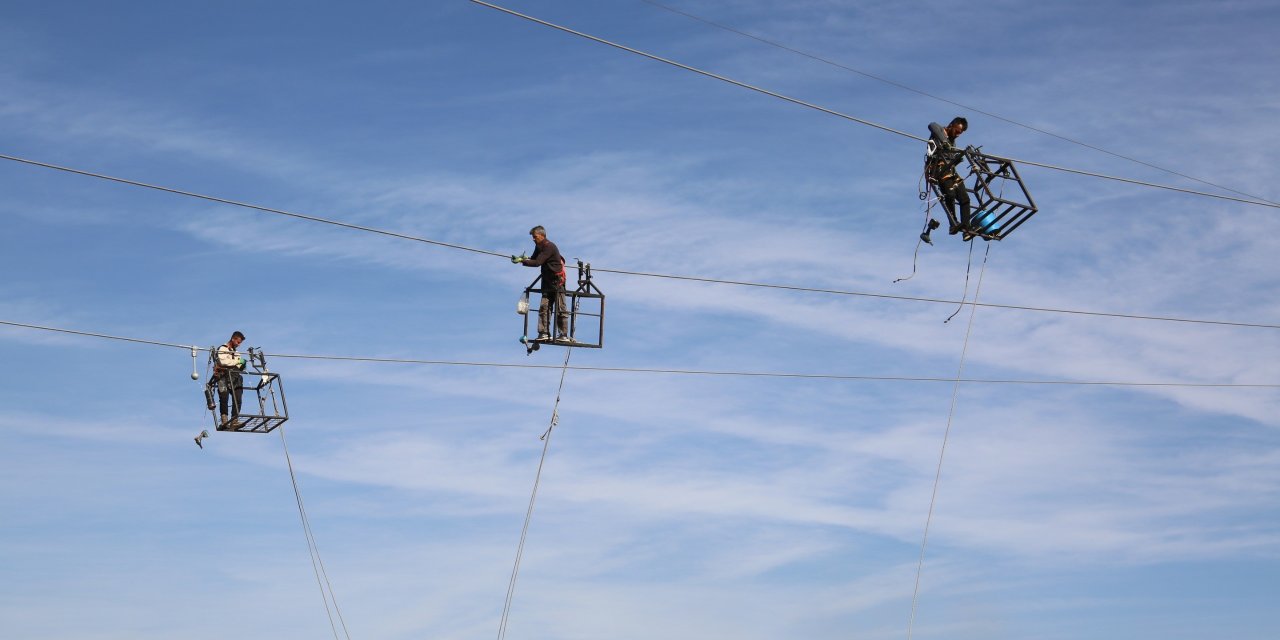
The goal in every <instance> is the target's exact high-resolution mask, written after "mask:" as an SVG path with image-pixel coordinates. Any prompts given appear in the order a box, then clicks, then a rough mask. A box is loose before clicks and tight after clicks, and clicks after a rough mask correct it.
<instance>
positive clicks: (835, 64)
mask: <svg viewBox="0 0 1280 640" xmlns="http://www.w3.org/2000/svg"><path fill="white" fill-rule="evenodd" d="M640 1H641V2H644V3H645V4H649V5H653V6H655V7H658V8H659V9H662V10H664V11H668V12H671V13H674V14H677V15H681V16H684V17H686V18H689V19H691V20H696V21H698V22H701V23H703V24H706V25H708V26H711V27H715V28H716V29H720V30H722V31H728V32H730V33H735V34H738V35H740V36H745V37H747V38H750V39H752V40H755V41H756V42H760V43H763V44H766V45H769V46H771V47H775V48H778V49H782V50H784V51H789V52H791V53H794V54H797V55H800V56H803V57H805V58H809V59H810V60H815V61H817V62H821V63H823V64H826V65H830V66H832V67H836V68H838V69H843V70H844V71H848V72H850V73H856V74H858V75H860V76H863V77H864V78H870V79H871V80H875V81H877V82H882V83H884V84H887V85H890V86H893V87H897V88H899V89H902V90H904V91H910V92H912V93H915V94H918V95H921V96H924V97H926V98H930V99H933V100H937V101H939V102H945V103H947V104H949V105H952V106H956V107H960V108H961V109H967V110H969V111H972V112H974V113H980V114H982V115H984V116H987V117H990V118H995V119H996V120H1000V121H1002V122H1007V123H1009V124H1011V125H1014V126H1017V127H1022V128H1023V129H1027V130H1030V131H1035V132H1036V133H1041V134H1044V135H1046V136H1050V137H1053V138H1057V139H1059V140H1062V141H1064V142H1069V143H1071V144H1074V145H1078V146H1081V147H1085V148H1087V149H1092V150H1094V151H1099V152H1101V153H1105V154H1107V155H1109V156H1112V157H1115V158H1120V159H1121V160H1127V161H1129V162H1133V163H1135V164H1140V165H1142V166H1144V167H1149V168H1151V169H1156V170H1158V171H1163V172H1165V173H1168V174H1172V175H1175V176H1178V177H1181V178H1186V179H1188V180H1194V181H1195V182H1199V183H1200V184H1205V185H1208V186H1211V187H1217V188H1218V189H1222V190H1224V191H1230V192H1231V193H1235V194H1239V195H1242V196H1245V197H1247V198H1252V199H1254V200H1257V201H1259V202H1267V203H1270V204H1275V205H1280V202H1275V201H1274V200H1268V199H1266V198H1263V197H1262V196H1256V195H1253V194H1251V193H1245V192H1244V191H1240V190H1238V189H1232V188H1231V187H1228V186H1224V185H1221V184H1218V183H1216V182H1210V181H1208V180H1205V179H1202V178H1197V177H1195V176H1191V175H1187V174H1185V173H1181V172H1179V171H1175V170H1173V169H1169V168H1166V167H1162V166H1159V165H1156V164H1152V163H1150V162H1147V161H1145V160H1139V159H1138V158H1134V157H1131V156H1127V155H1124V154H1121V153H1116V152H1114V151H1110V150H1107V149H1104V148H1102V147H1099V146H1097V145H1093V144H1089V143H1088V142H1082V141H1080V140H1076V139H1074V138H1070V137H1068V136H1064V135H1062V134H1059V133H1054V132H1053V131H1049V130H1047V129H1042V128H1040V127H1036V126H1032V125H1029V124H1025V123H1022V122H1018V121H1017V120H1014V119H1012V118H1008V117H1005V116H1002V115H999V114H997V113H992V112H990V111H986V110H983V109H979V108H977V107H973V106H970V105H967V104H963V103H960V102H956V101H955V100H951V99H949V98H944V97H942V96H939V95H936V94H932V93H929V92H927V91H921V90H920V89H916V88H915V87H912V86H909V85H905V84H902V83H901V82H897V81H895V80H890V79H889V78H885V77H883V76H879V75H876V74H873V73H868V72H866V71H863V70H861V69H856V68H854V67H850V66H848V65H845V64H841V63H839V62H836V61H834V60H830V59H828V58H824V57H822V56H819V55H816V54H813V53H809V52H807V51H802V50H800V49H796V48H794V47H790V46H787V45H785V44H782V43H780V42H777V41H774V40H770V39H768V38H762V37H760V36H757V35H755V34H752V33H748V32H746V31H742V30H740V29H735V28H733V27H731V26H729V25H726V24H722V23H720V22H716V21H714V20H711V19H708V18H704V17H702V16H699V15H696V14H693V13H689V12H688V11H685V10H683V9H679V8H676V7H672V6H670V5H666V4H663V3H661V2H657V1H656V0H640ZM1028 164H1031V163H1028ZM1037 166H1038V165H1037Z"/></svg>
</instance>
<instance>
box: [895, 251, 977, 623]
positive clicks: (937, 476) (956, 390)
mask: <svg viewBox="0 0 1280 640" xmlns="http://www.w3.org/2000/svg"><path fill="white" fill-rule="evenodd" d="M970 246H972V245H970ZM990 255H991V245H987V251H986V254H984V255H983V256H982V269H981V270H979V271H978V286H977V287H976V288H974V290H973V299H974V300H975V301H976V300H977V299H978V294H979V293H981V292H982V276H983V275H985V274H986V272H987V257H988V256H990ZM966 278H967V276H966ZM977 311H978V307H977V306H972V307H970V308H969V326H968V328H966V329H965V331H964V347H963V348H961V349H960V368H959V369H958V370H957V371H956V379H955V380H956V381H955V384H954V386H953V387H952V388H951V408H950V409H949V410H948V411H947V428H946V430H944V431H943V432H942V447H941V448H940V449H939V451H938V469H937V471H935V472H934V474H933V493H932V494H931V495H930V496H929V515H927V516H926V517H925V519H924V536H923V537H922V538H921V539H920V560H919V561H918V562H917V563H916V585H915V588H914V589H913V590H912V591H911V619H910V620H909V621H908V622H907V640H911V633H912V631H913V629H914V628H915V623H916V604H917V603H918V602H919V598H920V575H921V574H922V573H923V572H924V550H925V547H926V546H927V545H928V543H929V525H930V524H931V523H932V522H933V506H934V504H936V503H937V501H938V484H939V481H940V480H941V479H942V459H943V457H944V456H946V454H947V439H948V437H949V436H950V435H951V421H952V419H953V418H954V417H955V415H956V398H958V397H959V395H960V380H961V378H962V377H963V376H964V359H965V356H966V355H968V353H969V336H970V335H971V334H972V333H973V317H974V316H975V315H977Z"/></svg>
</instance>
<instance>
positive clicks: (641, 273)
mask: <svg viewBox="0 0 1280 640" xmlns="http://www.w3.org/2000/svg"><path fill="white" fill-rule="evenodd" d="M0 160H10V161H13V162H18V163H23V164H28V165H32V166H37V167H43V168H46V169H54V170H57V171H64V172H67V173H73V174H76V175H82V176H87V177H90V178H98V179H100V180H106V181H109V182H117V183H120V184H127V185H131V186H135V187H142V188H145V189H154V190H156V191H163V192H165V193H171V194H175V195H180V196H185V197H189V198H197V199H200V200H208V201H210V202H217V203H220V204H226V205H231V206H235V207H243V208H245V209H252V210H255V211H261V212H264V213H271V214H276V215H282V216H287V217H291V218H297V219H300V220H307V221H311V222H319V223H322V224H328V225H333V226H336V227H343V228H346V229H352V230H356V231H364V232H368V233H375V234H378V235H383V236H390V237H393V238H400V239H402V240H412V241H414V242H421V243H424V244H430V245H435V246H440V247H446V248H449V249H458V250H460V251H468V252H471V253H478V254H484V255H489V256H497V257H500V258H507V257H508V256H507V254H504V253H499V252H497V251H489V250H486V249H477V248H475V247H468V246H465V245H461V244H455V243H451V242H442V241H439V240H432V239H430V238H423V237H421V236H415V235H411V234H407V233H400V232H397V231H388V230H385V229H379V228H376V227H369V226H365V225H358V224H351V223H348V222H342V221H339V220H333V219H330V218H322V217H320V216H315V215H309V214H304V213H298V212H294V211H286V210H283V209H277V208H274V207H267V206H263V205H258V204H252V203H248V202H241V201H237V200H231V199H228V198H222V197H218V196H211V195H206V194H202V193H196V192H194V191H187V190H183V189H176V188H173V187H165V186H160V185H156V184H151V183H147V182H141V181H138V180H131V179H128V178H119V177H115V176H110V175H106V174H103V173H95V172H92V171H86V170H84V169H76V168H73V167H67V166H62V165H57V164H52V163H48V162H42V161H39V160H31V159H28V158H20V157H17V156H11V155H6V154H0ZM566 266H568V267H569V268H573V266H572V265H566ZM592 270H593V271H595V272H597V273H614V274H618V275H627V276H636V277H643V278H663V279H668V280H684V281H687V282H702V283H707V284H720V285H732V286H739V287H756V288H762V289H778V290H783V291H797V292H804V293H818V294H826V295H840V296H853V297H863V298H878V299H882V300H902V301H910V302H927V303H934V304H947V305H954V304H959V305H976V306H981V307H987V308H992V309H1010V310H1015V311H1031V312H1038V313H1061V314H1070V315H1081V316H1094V317H1104V318H1124V319H1130V320H1152V321H1160V322H1182V323H1189V324H1204V325H1219V326H1228V327H1250V328H1257V329H1280V324H1267V323H1257V322H1234V321H1228V320H1206V319H1198V318H1180V317H1176V316H1156V315H1139V314H1130V313H1111V312H1104V311H1085V310H1080V309H1061V308H1054V307H1036V306H1030V305H1014V304H997V303H991V302H981V303H979V302H967V301H964V300H947V299H943V298H929V297H923V296H905V295H896V294H889V293H872V292H867V291H849V290H841V289H826V288H820V287H802V286H798V285H787V284H776V283H768V282H751V281H747V280H728V279H724V278H707V277H701V276H685V275H676V274H669V273H653V272H648V271H634V270H627V269H608V268H604V267H592Z"/></svg>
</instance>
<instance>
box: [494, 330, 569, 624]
mask: <svg viewBox="0 0 1280 640" xmlns="http://www.w3.org/2000/svg"><path fill="white" fill-rule="evenodd" d="M572 353H573V347H569V348H567V349H565V352H564V365H562V366H561V367H560V387H559V388H558V389H556V403H555V406H554V407H553V408H552V409H551V424H549V425H547V430H546V431H544V432H543V433H542V435H541V436H538V439H539V440H541V441H542V457H541V458H539V459H538V472H537V473H536V474H534V476H533V491H532V492H531V493H530V494H529V508H528V509H527V510H525V512H524V526H523V527H521V528H520V543H519V544H517V545H516V560H515V562H514V563H513V564H512V566H511V580H510V581H508V582H507V598H506V601H505V602H503V603H502V618H501V620H499V622H498V640H503V638H505V637H506V636H507V622H508V621H509V620H510V619H511V601H512V599H513V598H515V595H516V578H517V577H518V576H519V574H520V560H521V559H522V558H523V557H524V541H525V539H526V538H528V536H529V522H530V521H531V520H533V505H534V503H535V502H536V501H537V500H538V485H539V484H541V483H542V465H543V464H544V463H546V461H547V449H548V448H549V447H550V446H551V430H552V429H555V428H556V424H558V423H559V422H560V393H561V392H562V391H564V376H565V374H566V373H568V371H569V355H570V354H572Z"/></svg>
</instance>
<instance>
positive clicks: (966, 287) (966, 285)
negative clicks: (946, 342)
mask: <svg viewBox="0 0 1280 640" xmlns="http://www.w3.org/2000/svg"><path fill="white" fill-rule="evenodd" d="M975 237H976V236H975ZM987 253H988V254H990V253H991V245H987ZM982 265H983V268H986V265H987V257H986V256H985V255H984V256H983V257H982ZM971 270H973V240H970V241H969V263H968V264H966V265H965V266H964V293H963V294H961V295H960V306H958V307H956V310H955V311H952V312H951V315H949V316H947V319H946V320H943V321H942V324H947V323H948V322H951V319H952V318H954V317H956V314H957V313H960V311H961V310H962V309H964V303H965V298H967V297H969V272H970V271H971ZM973 299H974V300H975V301H976V300H977V299H978V296H977V294H976V292H975V294H974V297H973Z"/></svg>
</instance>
